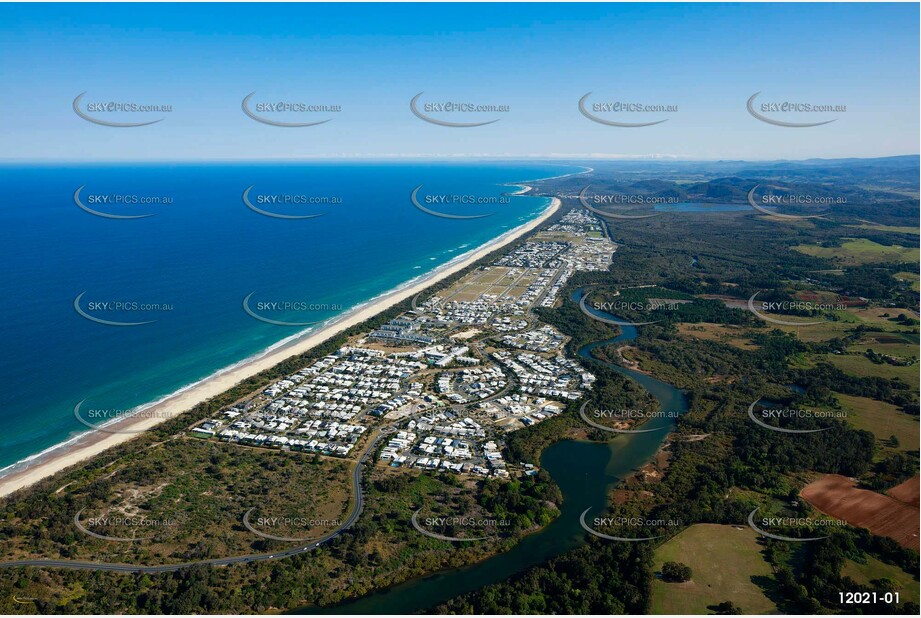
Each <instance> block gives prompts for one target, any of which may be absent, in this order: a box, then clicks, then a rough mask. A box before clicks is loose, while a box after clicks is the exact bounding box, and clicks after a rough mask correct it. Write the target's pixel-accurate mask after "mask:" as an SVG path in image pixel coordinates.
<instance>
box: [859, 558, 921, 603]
mask: <svg viewBox="0 0 921 618" xmlns="http://www.w3.org/2000/svg"><path fill="white" fill-rule="evenodd" d="M866 558H867V562H866V564H860V563H859V562H854V561H853V560H848V561H847V562H845V563H844V568H842V569H841V574H842V575H846V576H847V577H850V578H851V579H853V580H854V581H855V582H857V583H858V584H862V585H864V586H868V587H870V588H873V587H874V586H873V584H872V583H871V582H873V580H875V579H882V578H884V577H885V578H887V579H891V580H892V581H894V582H895V590H896V591H897V592H898V593H899V600H900V601H902V602H903V603H904V602H905V601H911V602H912V603H917V602H918V598H919V596H921V595H919V594H918V592H919V586H918V580H917V579H915V578H913V577H912V576H911V574H910V573H906V572H905V571H903V570H902V569H900V568H899V567H897V566H893V565H891V564H886V563H885V562H881V561H879V560H877V559H876V558H874V557H873V556H867V557H866Z"/></svg>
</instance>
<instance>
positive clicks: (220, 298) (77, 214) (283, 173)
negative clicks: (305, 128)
mask: <svg viewBox="0 0 921 618" xmlns="http://www.w3.org/2000/svg"><path fill="white" fill-rule="evenodd" d="M579 171H581V168H578V167H576V166H571V165H563V164H548V163H511V162H503V163H492V164H481V163H480V164H472V163H471V164H459V163H426V164H420V163H367V162H361V163H358V162H354V163H339V162H335V163H334V162H322V163H313V162H311V163H276V162H272V163H195V164H134V165H126V164H119V165H110V164H87V165H84V164H56V165H25V164H8V165H4V166H0V187H2V190H3V193H2V195H3V197H4V199H3V200H2V205H0V229H3V230H4V236H5V238H4V242H3V243H0V257H2V263H3V269H2V274H0V278H2V283H3V291H4V296H5V299H6V302H5V303H3V306H2V309H0V315H2V320H0V336H2V340H3V349H4V354H3V355H0V379H2V381H3V384H4V385H5V393H6V396H5V398H4V401H3V405H2V406H0V468H3V469H4V471H6V472H9V471H11V470H12V469H13V468H12V467H11V466H12V465H13V464H16V463H17V462H21V461H23V460H25V459H26V458H29V457H34V456H36V455H37V454H39V453H42V452H45V451H46V450H47V449H49V448H50V447H53V446H54V445H57V444H61V443H63V442H65V441H67V440H70V439H73V438H74V437H75V436H78V435H80V434H82V433H84V432H86V431H88V429H87V427H86V426H84V425H82V424H81V423H80V422H79V421H78V420H77V419H76V418H75V416H74V407H75V406H76V405H77V404H78V403H80V402H83V404H82V406H81V416H83V418H85V419H88V420H90V421H92V422H93V423H96V424H101V423H102V422H104V421H105V419H106V418H112V417H113V416H118V415H119V414H122V413H124V411H128V410H131V409H132V408H134V407H136V406H139V405H142V404H145V403H149V402H152V401H155V400H158V399H161V398H163V397H165V396H167V395H169V394H170V393H173V392H175V391H177V390H179V389H181V388H183V387H187V386H188V385H190V384H193V383H195V382H197V381H200V380H202V379H204V378H206V377H208V376H209V375H212V374H213V373H215V372H216V371H219V370H221V369H222V368H225V367H227V366H229V365H232V364H234V363H237V362H239V361H242V360H244V359H246V358H248V357H251V356H253V355H255V354H257V353H259V352H261V351H264V350H265V349H267V348H269V347H271V346H273V345H277V344H278V343H279V342H281V341H283V340H286V339H288V338H290V337H292V336H293V335H296V334H298V333H301V332H303V331H304V330H305V329H307V328H314V327H317V326H319V325H321V324H322V323H323V322H324V321H327V320H330V319H332V318H335V317H336V316H338V315H341V314H342V313H343V312H345V311H347V310H348V309H350V308H352V307H354V306H356V305H359V304H362V303H364V302H367V301H369V300H371V299H372V298H374V297H376V296H379V295H381V294H383V293H385V292H387V291H388V290H391V289H393V288H395V287H398V286H400V285H402V284H405V283H407V282H408V281H410V280H412V279H414V278H417V277H420V276H422V275H424V274H426V273H428V272H429V271H431V270H433V269H434V268H436V267H438V266H440V265H442V264H445V263H447V262H449V261H451V260H452V259H454V258H456V257H457V256H458V255H461V254H463V253H465V252H467V251H470V250H473V249H475V248H476V247H477V246H480V245H482V244H484V243H486V242H488V241H489V240H491V239H493V238H495V237H496V236H499V235H500V234H502V233H504V232H506V231H508V230H510V229H512V228H514V227H517V226H518V225H521V224H522V223H525V222H526V221H528V220H529V219H531V218H533V217H534V216H536V215H538V214H539V213H540V212H542V211H543V210H544V209H545V208H546V207H547V205H548V203H549V200H548V199H547V198H538V197H529V196H508V195H507V194H508V193H511V192H514V191H516V190H517V189H518V187H510V186H504V185H506V184H508V183H516V182H526V181H528V180H535V179H542V178H548V177H553V176H560V175H565V174H570V173H575V172H579ZM420 185H421V187H420ZM416 188H418V189H419V190H418V192H417V194H416V202H417V203H418V205H419V206H421V207H422V208H425V209H427V210H429V211H432V212H438V213H442V214H447V215H453V216H455V217H456V216H464V217H471V216H475V215H482V214H488V215H489V216H485V217H479V218H467V219H458V218H443V217H439V216H435V215H432V214H428V213H426V212H423V211H422V210H421V209H420V208H419V207H417V206H415V205H414V204H413V201H411V198H410V196H411V194H412V192H413V191H414V189H416ZM247 189H249V191H248V193H247V202H248V203H246V202H244V199H243V195H244V192H245V191H246V190H247ZM90 211H92V213H96V214H92V213H91V212H90ZM257 211H261V212H257ZM112 215H114V216H116V217H137V218H131V219H125V218H112ZM143 215H152V216H143ZM277 215H281V217H279V216H277ZM311 215H320V216H312V217H310V216H311ZM284 217H310V218H299V219H292V218H284ZM244 299H246V303H245V306H244ZM279 322H280V323H281V324H279ZM129 324H130V325H129ZM94 415H95V416H94ZM0 474H2V471H0Z"/></svg>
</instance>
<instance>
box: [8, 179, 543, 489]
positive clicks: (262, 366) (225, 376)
mask: <svg viewBox="0 0 921 618" xmlns="http://www.w3.org/2000/svg"><path fill="white" fill-rule="evenodd" d="M519 186H521V185H519ZM529 190H530V187H529ZM521 194H522V193H517V195H521ZM549 199H550V203H549V204H548V205H547V207H546V208H545V209H544V210H543V212H541V213H540V214H539V215H538V216H537V217H535V218H534V219H532V220H530V221H528V222H526V223H524V224H522V225H520V226H518V227H515V228H512V229H511V230H508V231H506V232H504V233H502V234H500V235H499V236H497V237H495V238H493V239H492V240H490V241H488V242H486V243H485V244H483V245H480V246H479V247H476V248H474V249H472V250H470V251H468V252H466V253H463V254H461V255H459V256H457V257H455V258H454V259H452V260H450V261H448V262H447V263H445V264H442V265H441V266H439V267H437V268H435V269H433V270H432V271H430V272H428V273H426V274H424V275H421V276H419V277H417V278H415V279H410V280H409V281H407V282H406V283H404V284H401V285H399V286H397V287H396V288H394V289H392V290H390V291H388V292H384V293H383V294H380V295H379V296H377V297H375V298H372V299H369V300H368V301H366V302H364V303H360V304H358V305H356V306H355V307H353V308H352V309H350V310H349V311H347V312H346V313H344V314H343V315H342V316H340V317H339V318H336V319H333V320H331V321H330V322H329V323H327V324H323V325H322V326H321V327H320V328H318V329H317V330H313V331H310V330H308V331H305V332H302V333H298V334H296V335H293V336H292V337H289V338H288V339H283V340H282V341H279V342H278V343H276V344H274V345H272V346H270V347H268V348H267V349H265V350H263V351H262V352H260V353H258V354H256V355H254V356H251V357H249V358H246V359H244V360H242V361H239V362H238V363H235V364H232V365H229V366H228V367H225V368H222V369H220V370H218V371H216V372H215V373H213V374H211V375H210V376H208V377H206V378H204V379H202V380H199V381H198V382H194V383H192V384H190V385H188V386H186V387H183V388H181V389H179V390H178V391H176V392H174V393H172V394H170V395H167V396H165V397H163V398H161V399H159V400H156V401H154V402H152V403H149V404H145V405H142V406H139V407H138V409H137V411H136V412H135V413H134V414H133V415H132V416H129V417H126V418H124V419H118V420H116V421H113V422H112V423H110V424H107V425H106V427H107V429H109V428H117V431H118V432H119V433H115V432H114V431H113V429H109V432H105V431H100V430H94V431H89V432H87V433H84V434H80V435H78V436H75V437H73V438H70V439H68V440H66V441H64V442H62V443H60V444H57V445H55V446H52V447H50V448H49V449H46V450H45V451H42V452H40V453H38V454H36V455H32V456H30V457H27V458H25V459H23V460H21V461H19V462H17V463H15V464H12V465H11V466H8V469H10V468H12V470H11V471H10V472H9V473H8V474H7V475H5V476H3V477H0V498H2V497H6V496H8V495H10V494H11V493H13V492H16V491H18V490H20V489H24V488H26V487H29V486H30V485H33V484H35V483H37V482H38V481H40V480H43V479H45V478H48V477H50V476H52V475H54V474H56V473H58V472H60V471H62V470H64V469H66V468H69V467H71V466H73V465H75V464H77V463H80V462H81V461H85V460H87V459H89V458H91V457H94V456H96V455H98V454H100V453H102V452H103V451H105V450H107V449H109V448H111V447H113V446H117V445H119V444H123V443H125V442H127V441H129V440H131V439H133V438H135V437H137V436H139V435H141V434H142V433H143V432H144V431H146V430H148V429H151V428H153V427H155V426H156V425H158V424H160V423H162V422H164V421H166V420H169V419H171V418H174V417H176V416H178V415H180V414H182V413H184V412H187V411H188V410H191V409H192V408H193V407H195V406H196V405H198V404H199V403H202V402H204V401H206V400H208V399H210V398H212V397H215V396H217V395H220V394H221V393H223V392H225V391H226V390H228V389H230V388H232V387H233V386H235V385H236V384H238V383H239V382H241V381H243V380H245V379H247V378H250V377H252V376H254V375H256V374H258V373H261V372H262V371H265V370H266V369H269V368H271V367H274V366H275V365H277V364H278V363H280V362H283V361H284V360H286V359H288V358H290V357H292V356H297V355H299V354H303V353H304V352H307V351H308V350H310V349H312V348H314V347H316V346H317V345H319V344H321V343H323V342H324V341H326V340H328V339H330V338H332V337H334V336H336V335H337V334H339V333H341V332H342V331H344V330H346V329H348V328H351V327H352V326H355V325H357V324H360V323H362V322H364V321H365V320H368V319H369V318H372V317H374V316H375V315H377V314H378V313H381V312H382V311H385V310H387V309H389V308H390V307H393V306H394V305H396V304H398V303H400V302H402V301H404V300H407V299H409V298H412V297H413V296H415V295H416V294H419V293H420V292H423V291H424V290H426V289H427V288H429V287H430V286H432V285H434V284H435V283H438V282H439V281H442V280H443V279H445V278H447V277H450V276H451V275H454V274H456V273H457V272H459V271H461V270H463V269H465V268H467V267H468V266H470V265H471V264H473V263H474V262H476V261H478V260H480V259H482V258H483V257H485V256H486V255H488V254H490V253H492V252H493V251H496V250H497V249H501V248H502V247H504V246H506V245H508V244H509V243H511V242H512V241H514V240H517V239H518V238H520V237H521V236H524V235H525V234H527V233H529V232H531V231H533V230H534V229H536V228H537V227H538V226H540V225H541V224H542V223H544V222H545V221H546V220H547V219H549V218H550V217H551V216H553V215H554V214H555V213H556V212H557V211H558V210H559V208H560V206H561V201H560V199H559V198H556V197H550V198H549ZM142 411H143V412H144V414H140V413H141V412H142ZM20 466H21V467H20ZM17 468H18V469H17Z"/></svg>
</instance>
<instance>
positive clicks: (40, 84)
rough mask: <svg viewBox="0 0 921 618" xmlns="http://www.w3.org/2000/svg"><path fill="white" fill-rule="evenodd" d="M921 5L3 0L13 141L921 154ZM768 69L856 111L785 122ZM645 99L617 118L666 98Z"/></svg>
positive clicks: (797, 90) (108, 156)
mask: <svg viewBox="0 0 921 618" xmlns="http://www.w3.org/2000/svg"><path fill="white" fill-rule="evenodd" d="M918 26H919V8H918V5H917V4H879V3H876V4H797V3H791V4H744V5H734V4H699V3H693V4H644V5H634V4H603V5H602V4H504V5H482V4H477V5H472V4H468V5H459V4H458V5H455V4H405V5H389V6H385V5H380V4H374V5H371V4H369V5H358V4H350V5H338V6H332V5H291V4H229V5H214V4H210V5H209V4H198V5H194V4H183V5H176V4H173V5H163V4H160V5H154V4H127V5H113V4H98V5H76V4H61V5H38V4H20V5H15V4H14V5H10V4H4V5H0V58H2V62H0V78H2V81H3V84H4V90H5V96H4V97H3V99H4V101H3V106H4V110H3V113H2V114H0V158H3V159H14V160H72V161H94V160H103V161H105V160H148V159H149V160H207V159H299V158H328V157H366V158H377V157H415V156H438V157H452V156H467V157H479V156H494V157H509V158H517V157H574V158H582V157H588V156H607V157H618V156H628V157H629V156H638V157H649V156H676V157H682V158H690V159H776V158H794V159H802V158H809V157H828V158H831V157H851V156H857V157H872V156H888V155H898V154H915V153H918V152H919V132H921V128H919V98H918V92H919V62H918V57H919V54H918V52H919V41H918ZM84 91H85V92H87V95H86V99H87V100H90V101H108V100H112V99H115V100H119V101H128V102H136V103H141V104H149V103H154V104H169V105H171V106H172V108H173V111H172V112H170V113H166V114H157V115H156V116H157V117H163V118H164V120H163V122H160V123H158V124H156V125H152V126H147V127H138V128H127V129H126V128H110V127H102V126H98V125H95V124H92V123H90V122H87V121H85V120H82V119H80V118H79V117H78V116H77V115H76V114H74V112H73V110H72V109H71V104H72V102H73V99H74V98H75V97H76V96H77V95H78V94H80V93H81V92H84ZM253 91H256V92H257V95H258V99H257V100H263V101H274V100H284V101H298V102H307V103H311V104H315V103H318V104H335V105H341V107H342V111H341V112H338V113H336V114H332V116H333V117H334V120H333V121H332V122H329V123H326V124H324V125H320V126H316V127H305V128H296V129H294V128H278V127H272V126H267V125H264V124H260V123H258V122H255V121H253V120H251V119H249V118H247V117H246V116H245V115H244V114H243V112H242V111H241V108H240V103H241V100H242V98H243V97H244V96H246V95H247V94H248V93H250V92H253ZM421 91H425V93H426V94H425V97H430V99H428V100H430V101H438V100H451V101H464V102H472V103H484V104H495V105H508V106H509V109H510V111H509V112H507V113H503V114H498V116H499V117H501V120H500V121H499V122H497V123H494V124H491V125H488V126H483V127H476V128H446V127H441V126H436V125H433V124H428V123H426V122H423V121H421V120H419V119H418V118H416V117H415V116H413V114H412V113H411V112H410V109H409V101H410V99H411V98H412V97H413V96H414V95H416V94H417V93H419V92H421ZM589 91H592V92H593V93H594V94H593V97H592V99H591V101H630V102H640V103H643V104H661V105H677V106H678V111H677V112H674V113H671V114H666V117H668V118H669V120H668V122H665V123H662V124H660V125H656V126H651V127H643V128H614V127H608V126H604V125H601V124H597V123H594V122H591V121H590V120H588V119H586V118H585V117H584V116H582V115H581V114H580V113H579V111H578V107H577V103H578V101H579V98H580V97H581V96H582V95H584V94H585V93H587V92H589ZM757 91H761V92H762V93H763V94H762V95H761V97H762V99H760V100H763V101H797V102H812V103H822V104H836V105H846V106H847V111H846V112H845V113H837V114H824V113H823V114H814V115H808V118H804V117H803V116H802V115H800V116H799V117H797V118H792V117H790V119H794V120H798V121H800V120H812V119H813V118H815V119H821V120H825V119H827V118H830V117H837V118H838V119H837V120H836V121H835V122H833V123H831V124H828V125H825V126H821V127H811V128H796V129H791V128H783V127H776V126H773V125H770V124H767V123H763V122H759V121H758V120H756V119H755V118H753V117H752V116H751V115H749V114H748V113H747V111H746V108H745V103H746V100H747V99H748V97H749V96H751V95H752V94H754V93H755V92H757ZM433 115H436V114H433ZM128 116H131V118H127V119H128V120H133V119H134V116H133V115H128ZM295 116H297V117H296V118H295ZM329 116H330V114H327V115H325V116H322V117H324V118H325V117H329ZM461 116H463V115H461ZM496 116H497V115H496V114H492V115H489V114H486V115H479V116H476V118H477V119H481V118H482V119H491V118H493V117H496ZM637 116H640V115H639V114H634V115H632V116H629V117H627V116H623V115H621V116H616V119H619V120H628V121H634V120H658V119H660V117H662V116H661V115H658V116H657V115H656V114H642V115H641V116H642V118H636V117H637ZM123 117H124V116H122V117H120V118H123ZM288 117H289V118H294V119H295V120H299V119H300V118H301V115H290V116H288ZM320 117H321V115H319V114H312V115H310V118H311V119H314V118H316V119H319V118H320ZM609 117H610V118H612V119H615V116H609ZM778 117H782V116H778ZM445 118H447V116H446V117H445ZM450 119H451V120H467V119H468V118H467V117H466V116H464V117H463V118H461V117H459V116H458V115H454V116H451V117H450Z"/></svg>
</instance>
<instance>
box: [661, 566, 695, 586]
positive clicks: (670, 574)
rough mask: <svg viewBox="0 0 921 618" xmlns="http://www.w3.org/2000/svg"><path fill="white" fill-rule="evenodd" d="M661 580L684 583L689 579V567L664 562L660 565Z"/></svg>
mask: <svg viewBox="0 0 921 618" xmlns="http://www.w3.org/2000/svg"><path fill="white" fill-rule="evenodd" d="M662 579H664V580H665V581H667V582H686V581H688V580H690V579H691V567H689V566H688V565H686V564H682V563H680V562H666V563H665V564H663V565H662Z"/></svg>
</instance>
